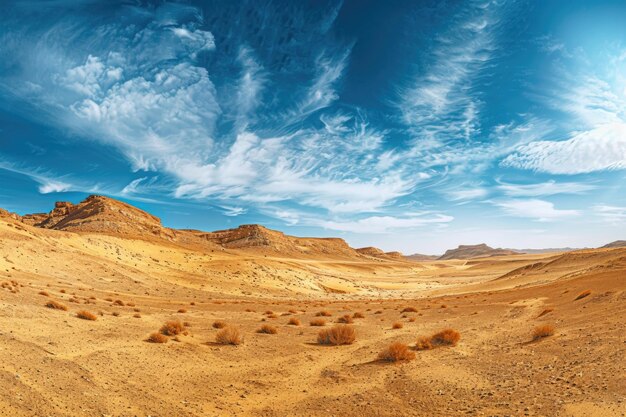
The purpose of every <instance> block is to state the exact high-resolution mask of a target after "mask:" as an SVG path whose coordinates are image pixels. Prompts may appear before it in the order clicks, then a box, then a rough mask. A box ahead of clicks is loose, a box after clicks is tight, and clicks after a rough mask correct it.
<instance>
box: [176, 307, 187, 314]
mask: <svg viewBox="0 0 626 417" xmlns="http://www.w3.org/2000/svg"><path fill="white" fill-rule="evenodd" d="M178 312H179V313H181V314H183V313H186V312H187V309H186V308H179V309H178Z"/></svg>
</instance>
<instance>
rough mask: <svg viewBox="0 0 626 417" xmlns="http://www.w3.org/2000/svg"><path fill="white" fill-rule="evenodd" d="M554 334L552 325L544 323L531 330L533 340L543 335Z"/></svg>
mask: <svg viewBox="0 0 626 417" xmlns="http://www.w3.org/2000/svg"><path fill="white" fill-rule="evenodd" d="M553 334H554V326H551V325H549V324H544V325H543V326H537V327H535V330H533V340H539V339H543V338H544V337H548V336H552V335H553Z"/></svg>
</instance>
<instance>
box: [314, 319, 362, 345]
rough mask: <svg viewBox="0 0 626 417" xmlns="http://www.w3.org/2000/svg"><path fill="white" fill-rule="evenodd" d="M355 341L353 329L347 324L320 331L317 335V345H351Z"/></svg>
mask: <svg viewBox="0 0 626 417" xmlns="http://www.w3.org/2000/svg"><path fill="white" fill-rule="evenodd" d="M355 340H356V332H355V331H354V327H352V326H349V325H347V324H338V325H335V326H333V327H331V328H330V329H324V330H320V332H319V333H318V334H317V343H319V344H320V345H334V346H338V345H351V344H352V343H354V341H355Z"/></svg>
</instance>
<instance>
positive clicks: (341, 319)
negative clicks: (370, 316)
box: [337, 314, 354, 324]
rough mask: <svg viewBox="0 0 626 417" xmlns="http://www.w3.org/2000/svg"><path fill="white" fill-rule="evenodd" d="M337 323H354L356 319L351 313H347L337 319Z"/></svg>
mask: <svg viewBox="0 0 626 417" xmlns="http://www.w3.org/2000/svg"><path fill="white" fill-rule="evenodd" d="M337 323H345V324H352V323H354V319H353V318H352V316H351V315H350V314H345V315H343V316H341V317H339V318H338V319H337Z"/></svg>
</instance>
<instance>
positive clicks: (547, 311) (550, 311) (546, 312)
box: [537, 308, 554, 318]
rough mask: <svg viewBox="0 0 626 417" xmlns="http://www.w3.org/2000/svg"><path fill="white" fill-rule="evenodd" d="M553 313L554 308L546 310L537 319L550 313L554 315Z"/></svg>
mask: <svg viewBox="0 0 626 417" xmlns="http://www.w3.org/2000/svg"><path fill="white" fill-rule="evenodd" d="M553 311H554V309H553V308H546V309H545V310H543V311H542V312H541V314H539V315H538V316H537V318H539V317H543V316H545V315H546V314H548V313H552V312H553Z"/></svg>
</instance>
